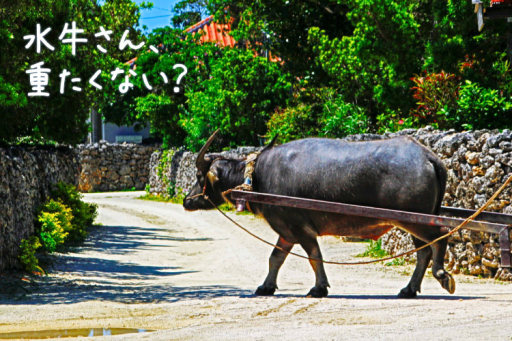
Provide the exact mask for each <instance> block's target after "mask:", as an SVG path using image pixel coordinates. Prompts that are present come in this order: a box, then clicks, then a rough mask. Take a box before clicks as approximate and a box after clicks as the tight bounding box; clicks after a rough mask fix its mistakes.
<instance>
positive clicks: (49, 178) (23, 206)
mask: <svg viewBox="0 0 512 341" xmlns="http://www.w3.org/2000/svg"><path fill="white" fill-rule="evenodd" d="M78 170H79V163H78V157H77V153H76V151H75V150H73V149H71V148H68V147H58V148H53V147H48V148H46V147H7V148H0V212H2V213H1V214H0V271H4V270H6V269H9V268H13V267H15V266H17V264H18V253H19V246H20V242H21V240H22V239H23V238H27V237H28V236H30V235H31V234H33V232H34V219H35V217H36V214H37V210H38V208H39V206H40V205H41V204H42V203H43V201H44V200H45V199H46V197H47V196H48V195H49V193H50V190H51V187H52V185H53V184H55V183H57V182H59V181H62V182H66V183H72V184H75V185H76V184H77V183H78Z"/></svg>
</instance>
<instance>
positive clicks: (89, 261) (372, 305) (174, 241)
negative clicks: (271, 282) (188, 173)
mask: <svg viewBox="0 0 512 341" xmlns="http://www.w3.org/2000/svg"><path fill="white" fill-rule="evenodd" d="M139 195H141V193H140V192H139V193H137V192H132V193H98V194H88V195H86V196H85V198H86V200H87V201H90V202H95V203H98V204H99V212H100V214H99V217H98V219H97V222H98V223H101V224H102V226H99V227H97V228H95V229H94V230H93V232H92V233H91V235H90V237H89V238H88V240H87V242H86V244H85V245H84V246H83V247H80V248H77V249H75V250H73V252H71V253H67V254H62V255H56V256H55V257H54V258H55V259H54V266H53V268H52V269H51V271H50V274H49V275H48V276H47V277H46V278H42V279H39V280H37V281H36V282H35V283H32V284H31V285H27V287H26V288H25V289H24V290H21V291H20V290H18V291H16V290H15V291H12V292H8V293H7V294H3V295H0V333H6V332H16V331H27V330H48V329H72V328H143V329H151V330H155V332H151V333H143V334H127V335H118V336H105V337H96V338H95V339H129V340H132V339H148V340H242V339H244V340H277V339H279V340H353V339H356V340H368V339H382V340H397V339H398V340H432V339H434V340H462V339H472V340H475V339H481V340H489V339H492V340H510V339H511V337H512V323H511V322H512V283H497V282H494V281H492V280H481V279H480V280H479V279H475V278H472V277H466V276H456V281H457V290H456V292H455V295H449V294H447V293H446V292H445V291H444V290H443V289H441V287H440V285H439V284H438V283H437V281H436V280H435V279H433V277H432V276H431V275H427V276H426V278H425V280H424V283H423V292H422V294H421V295H420V296H419V298H418V299H414V300H404V299H396V298H395V295H396V294H397V293H398V291H399V290H400V289H401V288H402V287H403V286H405V285H406V284H407V282H408V280H409V276H410V273H411V271H412V267H411V266H399V267H397V266H393V267H389V266H384V265H364V266H356V267H339V266H334V265H327V267H326V270H327V275H328V276H329V281H330V284H331V289H330V291H329V297H327V298H323V299H313V298H305V297H304V295H305V294H306V293H307V292H308V291H309V289H310V287H311V286H312V285H313V283H314V276H313V272H312V270H311V269H310V267H309V264H308V263H307V261H305V260H302V259H297V258H294V257H289V258H288V259H287V260H286V262H285V264H284V266H283V269H282V270H281V273H280V277H279V279H278V285H279V287H280V290H278V291H277V293H276V296H274V297H255V296H253V295H252V293H253V291H254V289H255V288H256V287H257V286H258V285H260V284H261V282H262V281H263V279H264V277H265V275H266V271H267V264H268V256H269V255H270V252H271V249H270V248H269V247H268V246H266V245H264V244H261V243H260V242H258V241H256V240H254V239H252V238H251V237H250V236H248V235H247V234H245V233H244V232H243V231H240V230H238V229H237V228H236V227H234V226H233V225H231V223H230V222H228V221H226V220H225V219H224V218H223V217H222V216H220V215H219V214H218V213H217V212H215V211H210V212H193V213H191V212H185V211H184V210H183V208H182V207H181V206H179V205H173V204H166V203H159V202H150V201H142V200H137V199H135V198H136V197H137V196H139ZM233 215H234V214H233ZM236 219H237V220H239V221H241V222H242V223H243V224H245V225H247V226H250V227H251V229H252V230H253V231H255V232H257V233H258V234H259V235H261V236H263V237H265V238H266V239H268V240H270V241H275V240H276V239H277V236H276V235H275V234H274V233H273V232H272V230H270V228H269V227H267V225H266V223H265V222H264V221H262V220H260V219H257V218H254V217H252V216H248V215H243V216H236ZM321 246H322V250H323V254H324V257H325V258H326V259H330V260H348V259H353V256H354V255H355V254H358V253H360V252H361V251H362V250H363V249H364V248H365V244H361V243H342V242H341V241H340V240H339V239H337V238H333V237H328V238H322V239H321ZM296 251H301V250H300V248H299V247H297V248H296Z"/></svg>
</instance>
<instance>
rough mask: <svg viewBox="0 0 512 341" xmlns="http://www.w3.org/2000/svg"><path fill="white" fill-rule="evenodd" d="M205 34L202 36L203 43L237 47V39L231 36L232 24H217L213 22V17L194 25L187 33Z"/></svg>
mask: <svg viewBox="0 0 512 341" xmlns="http://www.w3.org/2000/svg"><path fill="white" fill-rule="evenodd" d="M200 31H202V32H204V33H203V34H202V35H201V38H200V40H201V42H203V43H204V42H214V43H218V44H219V45H221V46H230V47H234V46H235V39H233V37H232V36H231V35H229V31H231V25H230V24H217V23H216V22H215V21H213V15H211V16H209V17H207V18H205V19H203V20H201V21H200V22H198V23H197V24H194V25H192V26H190V27H189V28H187V29H186V30H185V32H188V33H192V34H195V33H197V32H200Z"/></svg>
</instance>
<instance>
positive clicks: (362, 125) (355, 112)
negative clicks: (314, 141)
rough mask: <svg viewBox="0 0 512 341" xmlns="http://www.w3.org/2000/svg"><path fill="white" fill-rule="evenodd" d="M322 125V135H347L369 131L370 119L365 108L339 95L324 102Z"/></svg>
mask: <svg viewBox="0 0 512 341" xmlns="http://www.w3.org/2000/svg"><path fill="white" fill-rule="evenodd" d="M320 125H321V128H320V135H322V136H325V137H345V136H347V135H354V134H363V133H367V132H368V130H369V127H370V121H369V119H368V116H367V115H366V113H365V112H364V109H363V108H361V107H358V106H357V105H355V104H351V103H346V102H345V101H343V98H342V97H341V96H338V97H336V98H335V99H333V100H330V101H327V102H326V103H325V104H324V106H323V113H322V117H321V119H320Z"/></svg>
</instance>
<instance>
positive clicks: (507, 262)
mask: <svg viewBox="0 0 512 341" xmlns="http://www.w3.org/2000/svg"><path fill="white" fill-rule="evenodd" d="M510 227H511V226H510V225H509V226H506V227H504V228H503V230H501V232H500V250H501V267H502V268H510V267H511V265H512V262H511V256H510Z"/></svg>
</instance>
